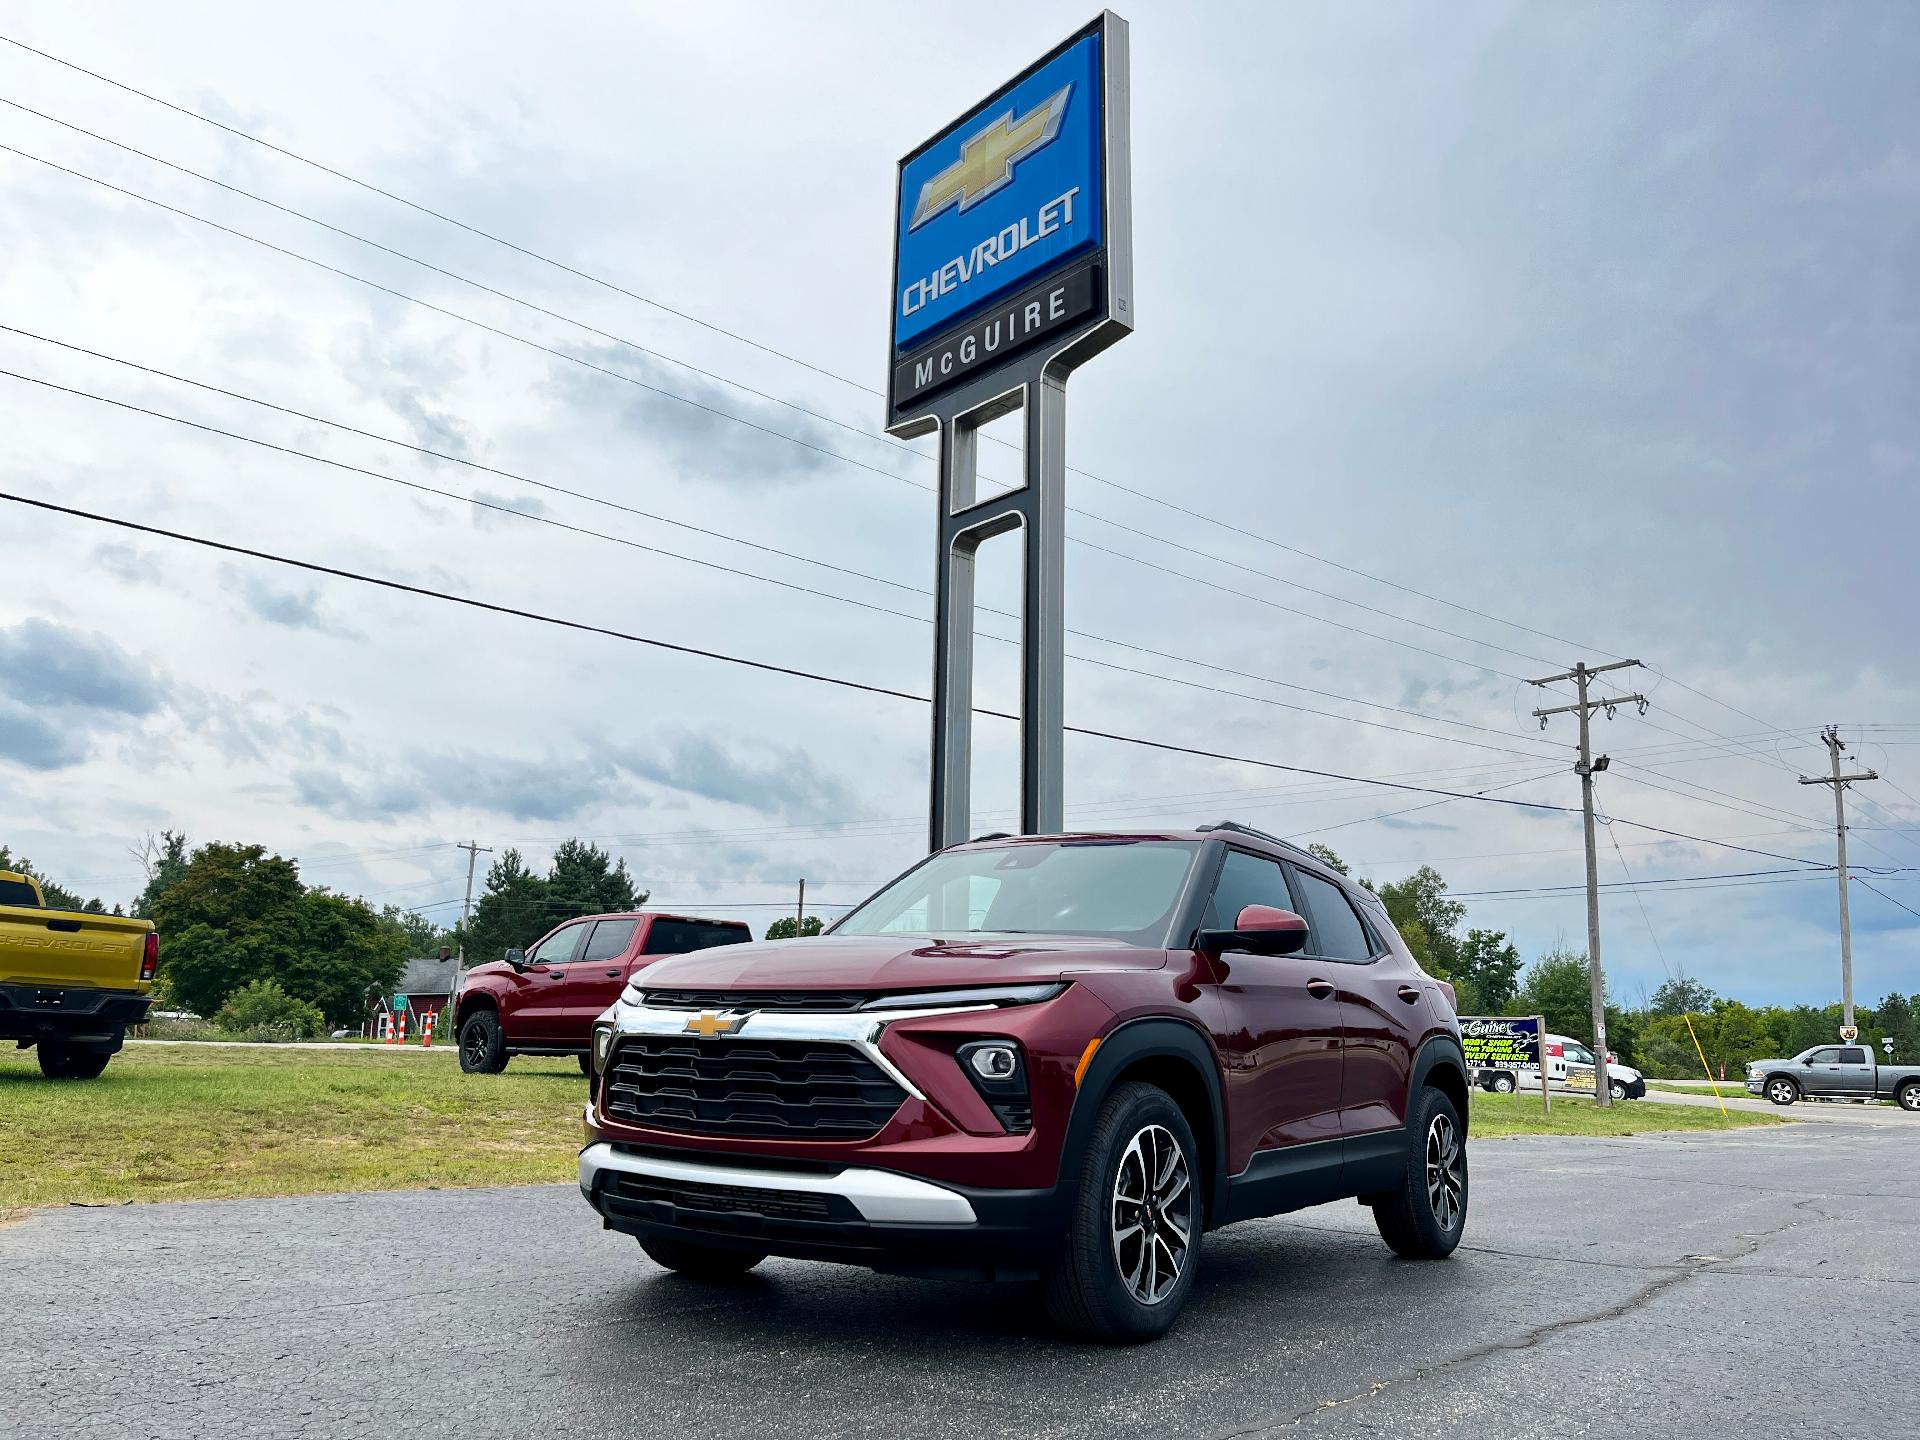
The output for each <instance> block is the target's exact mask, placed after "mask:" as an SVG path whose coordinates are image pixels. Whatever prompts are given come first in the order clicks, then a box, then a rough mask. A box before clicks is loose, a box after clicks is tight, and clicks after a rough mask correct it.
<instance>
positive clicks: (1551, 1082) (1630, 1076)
mask: <svg viewBox="0 0 1920 1440" xmlns="http://www.w3.org/2000/svg"><path fill="white" fill-rule="evenodd" d="M1543 1043H1544V1045H1545V1047H1546V1052H1547V1086H1548V1088H1549V1089H1552V1090H1564V1091H1568V1092H1571V1093H1572V1094H1575V1095H1591V1094H1593V1080H1594V1074H1595V1065H1594V1059H1593V1052H1592V1051H1591V1050H1589V1049H1588V1048H1587V1047H1586V1046H1585V1045H1584V1044H1582V1043H1581V1042H1580V1041H1578V1040H1576V1039H1574V1038H1573V1037H1572V1036H1571V1035H1547V1036H1544V1037H1543ZM1474 1079H1475V1082H1476V1083H1477V1084H1478V1085H1479V1086H1480V1088H1481V1089H1482V1090H1491V1091H1493V1092H1494V1093H1495V1094H1497V1095H1511V1094H1512V1093H1513V1092H1514V1091H1516V1090H1538V1089H1539V1088H1540V1070H1539V1067H1538V1066H1534V1065H1520V1066H1515V1067H1514V1068H1512V1069H1506V1068H1504V1067H1503V1068H1501V1069H1498V1070H1488V1069H1483V1070H1481V1071H1479V1072H1478V1074H1476V1075H1475V1076H1474ZM1607 1080H1608V1089H1609V1090H1611V1091H1612V1093H1613V1098H1614V1099H1616V1100H1638V1099H1639V1098H1640V1097H1641V1096H1643V1095H1645V1094H1646V1093H1647V1081H1646V1077H1645V1076H1643V1075H1642V1074H1641V1073H1640V1072H1639V1071H1638V1070H1635V1069H1634V1068H1633V1067H1632V1066H1631V1065H1622V1064H1621V1063H1620V1062H1619V1061H1618V1060H1616V1059H1615V1058H1614V1057H1613V1053H1612V1052H1611V1051H1609V1052H1608V1054H1607Z"/></svg>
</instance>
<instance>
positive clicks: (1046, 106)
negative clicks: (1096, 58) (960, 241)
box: [907, 85, 1073, 230]
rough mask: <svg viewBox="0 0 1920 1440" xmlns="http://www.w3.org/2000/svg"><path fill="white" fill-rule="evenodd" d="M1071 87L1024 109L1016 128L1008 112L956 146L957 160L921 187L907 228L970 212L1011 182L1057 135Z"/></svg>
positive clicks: (1011, 115)
mask: <svg viewBox="0 0 1920 1440" xmlns="http://www.w3.org/2000/svg"><path fill="white" fill-rule="evenodd" d="M1072 93H1073V86H1071V85H1063V86H1062V87H1061V88H1060V90H1059V91H1058V93H1056V94H1054V95H1052V96H1049V97H1048V98H1047V99H1045V100H1043V101H1041V102H1040V104H1038V105H1036V106H1034V107H1033V109H1031V110H1029V111H1028V112H1027V113H1026V114H1025V115H1024V116H1022V117H1021V118H1020V120H1019V121H1018V122H1017V123H1016V122H1015V120H1014V118H1013V111H1012V110H1008V111H1007V112H1006V114H1004V115H1002V116H1000V117H999V119H997V120H992V121H989V122H988V124H987V125H986V127H985V128H984V129H982V130H981V131H980V133H979V134H977V135H973V136H970V137H969V138H968V139H966V140H965V141H963V142H962V143H961V145H960V158H959V159H958V160H956V161H954V162H953V164H951V165H949V166H948V167H947V168H946V169H944V170H942V171H941V172H940V173H939V174H938V175H936V176H934V177H933V178H932V179H931V180H929V181H927V183H926V184H924V185H922V186H921V187H920V199H919V202H918V203H917V204H916V205H915V206H914V207H913V220H912V222H911V223H909V224H908V226H907V229H909V230H918V229H919V228H920V227H921V226H922V225H924V224H926V223H927V221H929V220H931V219H933V217H934V216H936V215H939V214H941V213H943V212H944V211H946V210H947V209H949V208H950V207H952V206H956V205H957V206H959V208H960V209H962V210H971V209H972V208H973V207H974V206H975V205H978V204H979V203H980V202H981V201H982V200H984V199H986V198H987V197H988V196H989V195H991V194H993V193H994V192H995V191H996V190H1000V189H1002V188H1003V187H1005V186H1008V185H1011V184H1012V183H1013V167H1014V166H1016V165H1018V164H1019V163H1020V162H1021V161H1022V160H1024V159H1026V158H1027V157H1028V156H1029V155H1031V154H1033V153H1034V152H1035V151H1036V150H1040V149H1043V148H1044V147H1045V146H1046V145H1048V144H1049V143H1050V142H1051V141H1052V140H1053V137H1054V136H1056V135H1058V134H1059V133H1060V119H1061V117H1062V116H1064V115H1065V114H1066V113H1067V96H1068V95H1070V94H1072Z"/></svg>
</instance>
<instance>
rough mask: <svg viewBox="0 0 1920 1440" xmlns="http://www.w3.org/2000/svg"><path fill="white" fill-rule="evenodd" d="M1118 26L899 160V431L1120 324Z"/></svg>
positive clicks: (1102, 22)
mask: <svg viewBox="0 0 1920 1440" xmlns="http://www.w3.org/2000/svg"><path fill="white" fill-rule="evenodd" d="M1111 19H1112V17H1108V16H1102V17H1101V18H1100V19H1099V20H1096V21H1095V22H1094V23H1093V24H1091V25H1089V26H1088V27H1086V28H1085V29H1083V30H1082V31H1080V32H1079V33H1077V34H1076V35H1074V36H1072V37H1069V39H1068V40H1067V41H1066V42H1064V43H1063V44H1061V45H1059V46H1057V47H1056V48H1055V49H1053V50H1052V51H1050V52H1048V54H1046V55H1044V56H1042V57H1041V58H1040V59H1039V60H1037V61H1035V62H1034V64H1032V65H1031V66H1029V67H1028V68H1027V69H1026V70H1024V71H1022V72H1021V73H1020V74H1019V75H1018V76H1016V77H1015V78H1014V79H1013V80H1011V81H1010V82H1008V83H1007V84H1006V85H1003V86H1002V87H1001V88H1000V89H998V90H997V91H995V92H994V93H993V94H992V95H991V96H989V97H988V98H987V99H986V100H985V101H983V102H981V103H980V104H979V105H978V106H976V107H975V108H974V109H973V110H971V111H969V112H968V113H967V114H966V115H965V116H963V117H962V118H961V119H959V120H957V121H955V122H954V123H953V124H951V125H949V126H948V127H947V128H946V129H944V130H942V131H941V132H940V133H939V134H937V135H935V136H934V137H933V138H932V139H931V140H929V141H927V142H926V143H925V144H923V145H921V146H920V147H919V148H918V149H916V150H914V151H913V152H912V153H910V154H909V155H908V156H907V157H906V158H905V159H904V160H902V161H901V162H900V176H899V191H898V194H897V196H896V200H895V209H896V214H895V220H894V277H893V323H892V341H893V346H892V351H893V365H892V372H891V381H892V383H891V385H890V387H889V389H890V394H889V397H888V400H889V406H888V419H889V423H890V424H898V423H900V422H901V421H903V420H904V419H906V418H908V417H910V416H911V414H913V413H914V412H915V410H916V407H921V406H923V404H924V403H925V402H927V400H928V397H931V396H933V395H935V394H936V393H938V392H942V391H944V390H946V389H947V388H948V387H951V386H954V385H957V384H959V383H960V382H962V381H964V380H967V379H971V378H977V377H979V376H982V375H985V374H988V373H990V372H992V371H993V370H995V369H997V368H999V367H1000V366H1001V365H1002V364H1005V363H1007V362H1009V361H1011V360H1013V359H1014V358H1015V357H1016V356H1019V355H1022V354H1024V353H1026V352H1029V351H1031V350H1032V349H1034V348H1035V347H1037V346H1040V345H1042V344H1044V343H1045V342H1047V341H1048V340H1050V339H1053V340H1057V341H1064V340H1066V339H1068V338H1069V337H1070V336H1072V335H1074V334H1076V333H1082V332H1084V331H1085V330H1086V329H1087V327H1088V326H1089V325H1090V324H1097V323H1098V322H1099V321H1101V320H1104V319H1106V318H1108V317H1109V315H1110V314H1111V313H1112V307H1113V305H1114V302H1115V299H1116V296H1115V295H1114V293H1113V288H1114V287H1113V286H1112V283H1111V282H1112V278H1113V276H1112V268H1113V267H1112V265H1111V264H1110V263H1105V262H1107V260H1108V252H1109V249H1110V248H1111V247H1112V245H1113V243H1114V242H1115V240H1116V238H1118V240H1119V242H1120V245H1121V248H1122V249H1123V250H1124V248H1125V242H1126V234H1125V232H1126V229H1127V217H1126V215H1125V213H1124V206H1121V207H1119V208H1118V209H1116V207H1115V204H1114V201H1115V196H1114V193H1113V191H1114V189H1115V188H1116V187H1115V186H1114V185H1113V184H1112V183H1110V178H1109V175H1110V169H1111V152H1112V149H1113V147H1114V144H1115V137H1114V135H1113V133H1112V131H1113V125H1114V114H1111V113H1110V107H1109V104H1108V87H1109V84H1110V74H1111V69H1112V62H1113V60H1114V58H1115V57H1114V56H1112V55H1110V54H1108V53H1107V52H1108V50H1109V49H1111V48H1112V47H1113V46H1114V44H1115V43H1116V42H1117V37H1115V36H1114V35H1113V34H1112V33H1111V30H1110V25H1109V22H1110V21H1111ZM1113 109H1114V110H1115V111H1116V112H1119V111H1121V110H1123V107H1120V106H1115V107H1113ZM1120 143H1122V144H1124V137H1122V139H1121V141H1120ZM1118 188H1119V189H1121V190H1122V191H1124V188H1125V187H1124V183H1122V184H1121V185H1120V186H1119V187H1118ZM1116 231H1117V232H1118V235H1117V237H1116ZM1118 298H1119V300H1120V306H1121V308H1124V305H1125V300H1124V296H1121V297H1118ZM1122 318H1125V319H1128V320H1129V322H1130V317H1122Z"/></svg>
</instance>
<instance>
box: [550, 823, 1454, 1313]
mask: <svg viewBox="0 0 1920 1440" xmlns="http://www.w3.org/2000/svg"><path fill="white" fill-rule="evenodd" d="M593 1055H594V1061H593V1063H594V1076H595V1078H594V1083H593V1088H592V1099H591V1101H590V1102H589V1104H588V1106H587V1112H586V1142H587V1143H586V1146H585V1148H584V1149H583V1150H582V1151H581V1152H580V1188H581V1190H582V1191H583V1192H584V1194H585V1195H586V1198H587V1201H588V1203H589V1204H591V1205H592V1206H593V1208H594V1209H595V1210H596V1211H598V1212H599V1214H600V1215H601V1217H602V1218H603V1220H604V1223H605V1224H606V1225H607V1226H608V1227H609V1228H612V1229H615V1230H622V1231H625V1232H627V1233H629V1234H632V1235H636V1236H638V1237H639V1240H640V1244H641V1247H642V1248H643V1249H644V1250H645V1251H646V1253H647V1254H648V1255H650V1256H651V1257H652V1258H653V1259H655V1260H656V1261H658V1262H659V1263H661V1264H663V1265H666V1266H669V1267H671V1268H673V1269H675V1270H681V1271H685V1272H687V1273H690V1274H695V1275H709V1276H719V1275H732V1274H737V1273H739V1272H741V1271H744V1270H747V1269H749V1268H751V1267H752V1266H754V1265H756V1264H758V1263H759V1262H760V1261H761V1260H762V1259H763V1258H765V1257H766V1256H768V1255H783V1256H791V1257H798V1258H801V1259H810V1260H832V1261H842V1262H847V1263H851V1264H855V1265H865V1266H870V1267H872V1268H874V1269H876V1270H885V1271H891V1272H896V1273H905V1274H914V1275H931V1276H941V1277H948V1278H975V1279H1000V1280H1016V1279H1027V1280H1032V1279H1039V1280H1041V1281H1043V1282H1044V1289H1045V1295H1046V1299H1047V1305H1048V1308H1049V1310H1050V1312H1051V1313H1052V1314H1053V1316H1054V1318H1055V1320H1056V1321H1057V1322H1059V1323H1060V1324H1062V1325H1063V1326H1065V1327H1066V1328H1067V1329H1069V1330H1071V1331H1074V1332H1076V1333H1079V1334H1082V1335H1085V1336H1088V1337H1091V1338H1096V1339H1101V1340H1108V1341H1136V1340H1146V1339H1151V1338H1153V1337H1155V1336H1158V1335H1160V1334H1163V1333H1164V1332H1165V1331H1166V1330H1167V1329H1168V1327H1169V1326H1171V1325H1172V1324H1173V1322H1174V1319H1175V1317H1176V1316H1177V1315H1178V1314H1179V1311H1180V1307H1181V1305H1182V1304H1183V1303H1184V1302H1185V1300H1186V1297H1187V1295H1188V1293H1189V1292H1190V1291H1191V1290H1192V1288H1193V1282H1194V1274H1195V1272H1196V1270H1197V1269H1198V1267H1199V1259H1200V1249H1201V1239H1202V1236H1203V1235H1204V1234H1205V1233H1206V1232H1207V1231H1208V1230H1212V1229H1215V1228H1217V1227H1219V1226H1222V1225H1230V1224H1233V1223H1234V1222H1235V1221H1239V1220H1250V1219H1255V1218H1258V1217H1260V1216H1266V1215H1275V1214H1279V1213H1281V1212H1283V1211H1287V1210H1297V1209H1299V1208H1301V1207H1302V1206H1307V1205H1318V1204H1320V1203H1322V1202H1324V1201H1329V1200H1337V1199H1341V1198H1344V1197H1352V1196H1357V1197H1359V1199H1360V1201H1361V1203H1362V1204H1365V1205H1367V1206H1369V1207H1370V1208H1371V1209H1372V1211H1373V1215H1374V1219H1375V1222H1376V1223H1377V1224H1378V1226H1379V1229H1380V1233H1381V1235H1382V1236H1383V1237H1384V1238H1385V1240H1386V1242H1387V1244H1388V1245H1390V1246H1392V1247H1393V1249H1394V1250H1395V1251H1397V1252H1398V1253H1400V1254H1401V1255H1404V1256H1408V1257H1410V1258H1416V1259H1438V1258H1440V1257H1442V1256H1445V1255H1448V1254H1450V1253H1451V1252H1452V1250H1453V1248H1454V1247H1455V1246H1456V1245H1458V1244H1459V1243H1460V1236H1461V1233H1462V1230H1463V1228H1464V1226H1465V1223H1466V1211H1467V1158H1466V1149H1465V1144H1464V1141H1465V1138H1466V1128H1467V1067H1466V1061H1465V1058H1464V1056H1463V1055H1462V1053H1461V1048H1460V1033H1459V1022H1458V1020H1457V1019H1456V1018H1455V1016H1454V1010H1453V993H1452V990H1451V988H1450V987H1449V986H1447V985H1446V984H1444V983H1443V982H1440V981H1436V980H1434V979H1432V978H1430V977H1429V976H1427V975H1426V974H1425V973H1423V972H1422V971H1421V969H1420V967H1419V966H1418V965H1417V964H1416V963H1415V962H1414V959H1413V957H1412V956H1411V955H1410V954H1409V953H1408V951H1407V947H1406V945H1405V944H1404V943H1403V942H1402V941H1401V939H1400V937H1399V935H1398V934H1396V933H1395V931H1394V928H1393V925H1392V923H1391V922H1390V921H1389V920H1388V919H1387V915H1386V911H1385V910H1384V909H1383V908H1382V907H1381V905H1380V902H1379V900H1378V899H1376V898H1375V897H1374V895H1373V894H1372V893H1371V892H1369V891H1367V890H1364V889H1362V888H1360V887H1358V886H1356V885H1352V884H1350V883H1349V882H1348V881H1346V880H1345V879H1344V878H1343V877H1341V876H1340V875H1338V874H1336V873H1334V872H1333V871H1332V870H1330V869H1328V868H1327V867H1326V866H1324V865H1322V864H1321V863H1320V862H1319V861H1318V860H1316V859H1314V858H1313V857H1312V856H1311V855H1309V854H1307V853H1306V852H1305V851H1303V850H1299V849H1296V848H1295V847H1293V846H1291V845H1288V844H1286V843H1285V842H1283V841H1280V840H1276V839H1274V838H1272V837H1270V836H1267V835H1263V834H1261V833H1259V832H1257V831H1253V830H1249V829H1246V828H1244V827H1242V826H1238V825H1234V824H1232V823H1231V822H1228V823H1224V824H1221V825H1215V826H1209V827H1205V828H1203V829H1200V830H1191V831H1167V832H1158V833H1152V834H1087V835H1053V836H1037V837H1035V836H1026V837H1019V838H1013V837H1005V836H997V837H988V838H985V839H982V840H977V841H974V842H972V843H970V844H965V845H956V846H953V847H951V848H949V849H947V850H943V851H940V852H939V853H937V854H934V855H931V856H929V857H928V858H927V859H926V860H924V861H922V862H921V863H920V864H919V865H917V866H915V867H914V868H913V869H912V870H909V871H908V872H907V873H906V874H905V875H902V876H901V877H900V878H899V879H897V880H895V881H894V882H893V883H892V884H890V885H888V886H887V887H886V888H885V889H883V890H881V891H880V892H879V893H878V894H876V895H875V896H873V897H872V898H871V899H870V900H868V901H866V902H865V903H864V904H862V905H861V906H860V907H859V908H858V909H857V910H855V911H853V912H852V913H851V914H849V915H848V916H847V917H846V918H845V919H843V920H841V921H840V922H839V923H838V924H837V925H835V926H834V927H833V928H832V930H830V931H829V932H828V933H827V934H826V935H825V936H823V937H821V938H818V939H806V940H791V941H779V942H774V943H765V944H755V945H734V946H727V947H723V948H719V949H713V950H707V951H703V952H701V953H699V954H695V955H687V956H683V957H678V958H674V959H670V960H662V961H660V962H659V963H657V964H655V965H652V966H650V967H648V968H647V969H645V970H643V971H641V972H639V973H637V974H636V975H635V976H634V977H633V979H632V980H631V981H630V982H629V983H628V985H627V986H626V988H625V990H624V991H623V992H622V994H621V995H620V998H619V1000H618V1001H617V1002H616V1003H615V1004H614V1006H613V1008H612V1009H610V1010H609V1011H607V1013H606V1014H605V1015H604V1016H603V1017H601V1019H600V1021H599V1022H598V1024H597V1025H596V1027H595V1030H594V1036H593Z"/></svg>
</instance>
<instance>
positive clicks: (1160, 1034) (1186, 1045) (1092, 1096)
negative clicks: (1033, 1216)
mask: <svg viewBox="0 0 1920 1440" xmlns="http://www.w3.org/2000/svg"><path fill="white" fill-rule="evenodd" d="M1154 1059H1171V1060H1176V1061H1181V1062H1184V1063H1185V1064H1186V1065H1187V1066H1188V1067H1189V1068H1191V1069H1192V1070H1193V1072H1194V1075H1195V1078H1196V1079H1197V1080H1198V1081H1199V1082H1200V1084H1201V1087H1202V1089H1203V1090H1204V1091H1205V1092H1206V1097H1207V1105H1208V1108H1209V1111H1210V1112H1211V1113H1210V1115H1209V1125H1210V1127H1211V1129H1212V1136H1211V1140H1212V1144H1211V1146H1210V1148H1211V1150H1212V1154H1211V1156H1210V1157H1208V1160H1207V1161H1205V1162H1203V1168H1204V1169H1205V1170H1206V1171H1207V1174H1208V1183H1207V1224H1208V1225H1209V1226H1212V1225H1213V1224H1215V1223H1217V1222H1216V1221H1215V1212H1216V1210H1218V1209H1219V1208H1220V1207H1221V1206H1222V1205H1223V1204H1224V1203H1225V1199H1226V1194H1227V1183H1228V1182H1227V1120H1226V1107H1225V1105H1224V1103H1223V1102H1222V1099H1221V1094H1220V1062H1219V1059H1218V1057H1217V1056H1216V1055H1215V1053H1214V1049H1213V1045H1212V1042H1211V1041H1209V1040H1208V1039H1207V1037H1206V1036H1205V1035H1204V1034H1203V1033H1202V1032H1201V1031H1200V1029H1199V1027H1198V1026H1196V1025H1193V1024H1192V1023H1191V1022H1189V1021H1186V1020H1181V1019H1175V1018H1174V1017H1172V1016H1165V1015H1146V1016H1142V1017H1140V1018H1139V1019H1135V1020H1127V1021H1123V1022H1122V1023H1121V1024H1119V1025H1117V1026H1115V1027H1114V1028H1113V1029H1112V1030H1109V1031H1108V1032H1107V1033H1106V1034H1105V1035H1103V1036H1101V1037H1100V1048H1099V1049H1097V1050H1095V1051H1094V1052H1093V1059H1092V1060H1091V1061H1090V1062H1089V1063H1088V1065H1087V1073H1086V1074H1085V1075H1084V1076H1082V1077H1081V1080H1080V1088H1079V1091H1078V1093H1077V1094H1075V1096H1074V1098H1073V1111H1072V1113H1071V1115H1070V1116H1069V1117H1068V1120H1067V1134H1066V1139H1065V1140H1064V1141H1063V1142H1062V1144H1061V1147H1060V1171H1059V1176H1058V1178H1057V1180H1056V1183H1055V1189H1056V1191H1057V1192H1058V1193H1059V1194H1061V1195H1063V1196H1065V1195H1067V1194H1069V1193H1070V1190H1071V1182H1072V1179H1073V1177H1075V1176H1077V1175H1078V1174H1079V1173H1080V1165H1081V1162H1082V1159H1083V1157H1084V1156H1085V1154H1086V1149H1087V1138H1088V1136H1089V1135H1090V1134H1091V1133H1092V1131H1093V1124H1094V1121H1095V1120H1096V1119H1097V1118H1098V1117H1099V1114H1100V1106H1101V1105H1102V1103H1104V1101H1105V1100H1106V1098H1107V1093H1108V1092H1109V1091H1110V1090H1112V1089H1113V1086H1114V1082H1115V1081H1116V1080H1118V1078H1119V1077H1120V1075H1121V1074H1122V1073H1123V1072H1124V1071H1126V1070H1127V1069H1129V1068H1130V1067H1132V1066H1133V1065H1135V1064H1136V1063H1138V1062H1139V1061H1142V1060H1154ZM1196 1138H1198V1137H1196Z"/></svg>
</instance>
